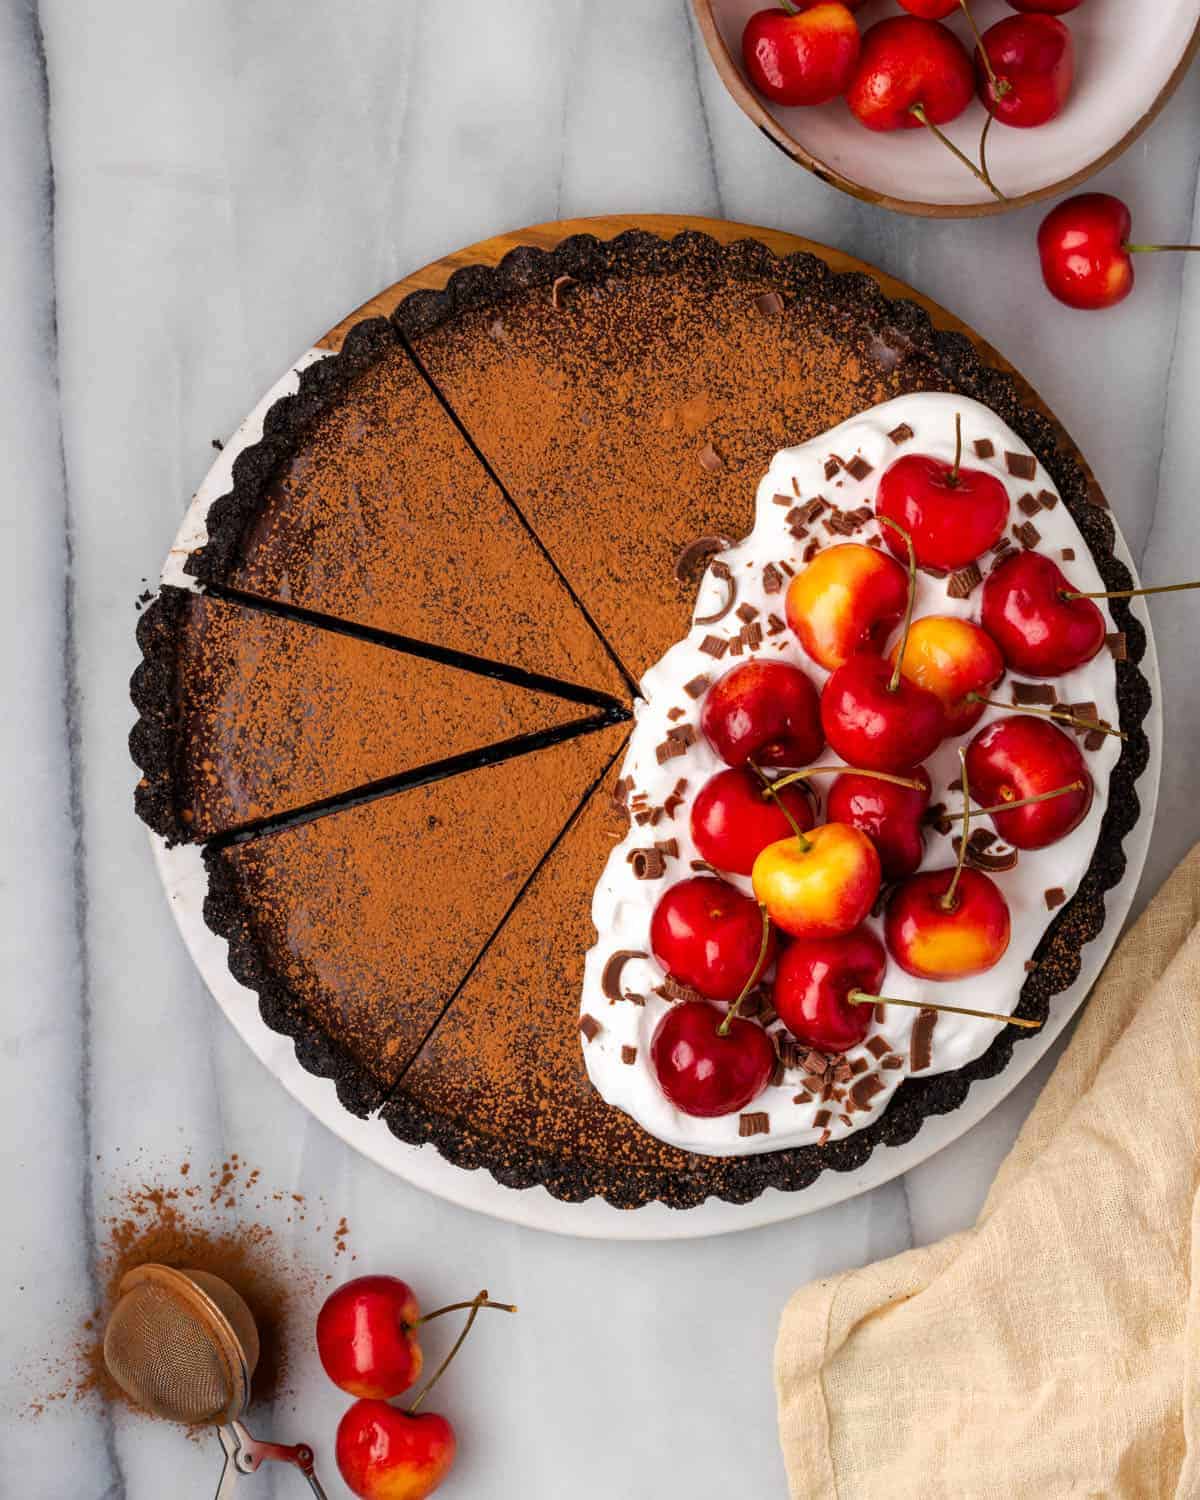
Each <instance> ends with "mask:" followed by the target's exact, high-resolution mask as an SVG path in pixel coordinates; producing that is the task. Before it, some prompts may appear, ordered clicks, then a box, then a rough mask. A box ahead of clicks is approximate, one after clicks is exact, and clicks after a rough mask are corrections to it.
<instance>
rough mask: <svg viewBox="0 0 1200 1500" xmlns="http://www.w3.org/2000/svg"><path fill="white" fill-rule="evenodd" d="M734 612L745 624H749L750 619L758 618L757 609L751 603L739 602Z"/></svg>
mask: <svg viewBox="0 0 1200 1500" xmlns="http://www.w3.org/2000/svg"><path fill="white" fill-rule="evenodd" d="M736 613H737V617H738V619H739V620H741V621H742V622H743V624H746V625H749V623H750V621H751V620H757V619H758V610H757V609H755V607H754V605H753V604H739V605H738V607H737V611H736Z"/></svg>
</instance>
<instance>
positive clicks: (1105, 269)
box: [1037, 193, 1200, 311]
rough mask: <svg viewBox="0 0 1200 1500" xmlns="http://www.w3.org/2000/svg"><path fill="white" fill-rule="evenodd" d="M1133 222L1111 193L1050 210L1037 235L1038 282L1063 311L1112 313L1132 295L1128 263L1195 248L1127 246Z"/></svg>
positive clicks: (1068, 201) (1195, 247) (1083, 197)
mask: <svg viewBox="0 0 1200 1500" xmlns="http://www.w3.org/2000/svg"><path fill="white" fill-rule="evenodd" d="M1132 232H1133V221H1132V219H1131V217H1130V214H1129V210H1128V208H1126V206H1125V204H1124V203H1122V202H1121V200H1120V198H1114V197H1113V196H1112V194H1111V193H1080V194H1079V195H1078V196H1077V197H1074V198H1068V199H1066V200H1065V201H1064V202H1062V203H1060V204H1058V205H1057V207H1055V208H1052V209H1051V210H1050V212H1049V213H1048V214H1047V215H1046V217H1045V218H1044V219H1043V220H1042V224H1041V228H1040V229H1039V230H1038V237H1037V243H1038V255H1039V257H1040V259H1041V263H1042V279H1043V280H1044V281H1045V283H1046V286H1047V288H1048V289H1049V290H1050V292H1051V293H1052V294H1053V295H1054V296H1055V297H1057V298H1058V300H1059V301H1060V302H1065V303H1066V305H1067V306H1068V307H1078V308H1082V309H1084V310H1087V311H1096V310H1098V309H1100V308H1105V307H1115V306H1116V304H1117V303H1118V302H1122V301H1124V299H1125V298H1126V297H1128V295H1129V293H1130V292H1131V291H1132V290H1133V257H1134V256H1135V255H1142V254H1152V253H1156V252H1159V251H1165V250H1200V245H1131V244H1130V243H1129V236H1130V234H1131V233H1132Z"/></svg>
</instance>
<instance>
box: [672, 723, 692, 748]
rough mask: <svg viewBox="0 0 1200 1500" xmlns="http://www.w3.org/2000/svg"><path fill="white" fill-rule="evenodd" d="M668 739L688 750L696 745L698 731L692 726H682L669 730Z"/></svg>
mask: <svg viewBox="0 0 1200 1500" xmlns="http://www.w3.org/2000/svg"><path fill="white" fill-rule="evenodd" d="M667 738H668V739H669V740H675V741H676V743H677V744H680V745H682V746H683V748H684V749H685V750H686V749H687V747H688V746H689V745H694V744H695V743H696V730H695V728H694V727H693V726H692V725H691V724H680V725H678V726H677V727H676V728H675V729H668V730H667Z"/></svg>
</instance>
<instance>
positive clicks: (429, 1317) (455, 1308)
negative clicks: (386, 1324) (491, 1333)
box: [407, 1297, 517, 1328]
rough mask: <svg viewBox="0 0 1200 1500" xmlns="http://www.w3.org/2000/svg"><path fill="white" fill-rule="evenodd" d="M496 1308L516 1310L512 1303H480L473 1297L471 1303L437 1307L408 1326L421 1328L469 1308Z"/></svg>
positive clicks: (501, 1310)
mask: <svg viewBox="0 0 1200 1500" xmlns="http://www.w3.org/2000/svg"><path fill="white" fill-rule="evenodd" d="M476 1305H478V1306H479V1307H494V1308H496V1309H498V1311H500V1312H507V1313H515V1312H516V1310H517V1309H516V1308H515V1307H514V1306H513V1305H512V1303H511V1302H479V1299H478V1298H477V1297H472V1298H471V1300H470V1302H447V1303H446V1305H445V1307H437V1308H435V1309H434V1310H433V1312H429V1313H422V1314H421V1316H420V1317H419V1318H414V1319H413V1321H412V1322H411V1323H409V1324H408V1325H407V1326H408V1327H409V1328H420V1326H421V1324H422V1323H432V1322H433V1320H434V1318H440V1317H441V1316H442V1314H443V1313H448V1312H465V1311H466V1310H467V1308H468V1307H475V1306H476Z"/></svg>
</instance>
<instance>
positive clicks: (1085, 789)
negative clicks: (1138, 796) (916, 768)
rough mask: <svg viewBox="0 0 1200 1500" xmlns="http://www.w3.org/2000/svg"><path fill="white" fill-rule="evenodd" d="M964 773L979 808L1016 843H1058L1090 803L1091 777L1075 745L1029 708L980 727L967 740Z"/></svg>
mask: <svg viewBox="0 0 1200 1500" xmlns="http://www.w3.org/2000/svg"><path fill="white" fill-rule="evenodd" d="M967 774H968V777H969V779H970V787H971V793H972V796H973V797H974V798H975V801H976V802H978V803H980V804H981V810H982V812H983V813H987V814H989V815H990V816H991V819H992V822H993V824H994V826H995V829H996V832H997V833H998V834H999V835H1000V837H1001V838H1002V839H1004V840H1005V842H1006V843H1009V844H1011V845H1012V846H1013V848H1015V849H1045V848H1046V847H1047V846H1048V845H1050V844H1054V843H1057V842H1058V840H1059V839H1061V838H1065V837H1066V835H1067V834H1068V833H1070V832H1071V831H1072V830H1073V829H1075V828H1078V827H1079V825H1080V823H1082V822H1083V820H1084V818H1086V817H1087V814H1088V809H1089V808H1090V807H1091V805H1092V794H1093V790H1094V788H1093V784H1092V777H1091V774H1090V772H1089V771H1088V768H1087V765H1086V763H1085V761H1084V759H1083V756H1082V754H1081V753H1080V751H1079V747H1078V746H1077V745H1076V744H1075V742H1074V741H1073V740H1072V739H1071V738H1070V737H1069V736H1068V735H1066V734H1064V733H1063V731H1062V730H1061V729H1056V728H1055V726H1054V725H1053V724H1049V723H1047V722H1046V720H1045V719H1035V718H1033V717H1032V716H1031V715H1029V714H1013V715H1011V716H1009V717H1008V718H1004V719H997V720H996V722H995V723H993V724H989V725H988V726H987V728H986V729H981V730H980V732H979V733H978V734H977V735H976V736H975V738H974V739H973V740H972V741H971V743H970V744H969V745H968V746H967ZM989 803H990V804H993V805H991V806H985V805H984V804H989ZM980 815H981V814H980V812H978V811H977V812H976V814H975V816H976V817H978V816H980Z"/></svg>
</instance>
